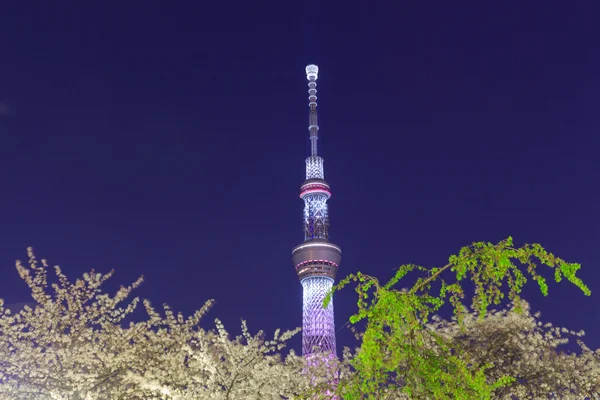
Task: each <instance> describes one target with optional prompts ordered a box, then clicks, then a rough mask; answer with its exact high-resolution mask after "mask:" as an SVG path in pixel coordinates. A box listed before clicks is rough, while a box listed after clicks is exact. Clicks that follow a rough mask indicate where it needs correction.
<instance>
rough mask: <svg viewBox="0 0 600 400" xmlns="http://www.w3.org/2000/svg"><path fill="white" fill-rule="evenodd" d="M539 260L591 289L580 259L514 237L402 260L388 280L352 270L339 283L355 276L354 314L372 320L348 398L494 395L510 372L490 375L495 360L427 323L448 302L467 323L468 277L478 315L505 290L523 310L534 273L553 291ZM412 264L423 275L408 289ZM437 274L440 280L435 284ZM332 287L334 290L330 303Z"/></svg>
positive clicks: (346, 386) (344, 388)
mask: <svg viewBox="0 0 600 400" xmlns="http://www.w3.org/2000/svg"><path fill="white" fill-rule="evenodd" d="M540 265H543V266H546V267H549V268H551V269H554V280H555V281H556V282H560V281H561V280H562V279H563V278H566V279H567V280H568V281H569V282H571V283H573V284H574V285H576V286H577V287H578V288H580V289H581V290H582V291H583V292H584V294H586V295H590V294H591V291H590V289H589V288H588V287H587V286H586V285H585V284H584V283H583V282H582V281H581V280H580V279H579V278H578V277H577V276H576V272H577V271H578V270H579V268H580V267H581V266H580V265H579V264H575V263H568V262H566V261H564V260H562V259H560V258H558V257H556V256H554V255H553V254H551V253H549V252H548V251H546V250H545V249H544V248H543V247H542V246H540V245H539V244H532V245H529V244H526V245H524V246H522V247H519V248H515V247H513V240H512V238H511V237H509V238H507V239H506V240H503V241H501V242H499V243H498V244H492V243H484V242H476V243H473V244H472V245H470V246H466V247H463V248H462V249H461V250H460V251H459V253H458V254H456V255H452V256H450V258H449V260H448V264H446V265H445V266H443V267H437V268H425V267H421V266H417V265H413V264H407V265H402V266H401V267H400V268H398V271H397V272H396V274H395V275H394V277H393V278H392V279H391V280H390V281H389V282H387V283H386V284H385V285H381V284H380V283H379V281H378V280H377V279H376V278H374V277H372V276H368V275H365V274H362V273H360V272H359V273H357V274H352V275H349V276H347V277H346V278H345V279H343V280H342V281H340V282H339V283H338V284H337V285H336V286H335V287H334V289H333V290H334V291H335V290H340V289H342V288H343V287H345V286H347V285H348V284H350V283H356V289H355V290H356V293H357V294H358V301H357V305H358V311H357V313H356V314H354V315H353V316H352V317H351V318H350V322H351V323H352V324H356V323H357V322H359V321H361V320H366V322H367V325H366V329H365V331H364V333H363V338H362V345H361V348H360V350H359V351H358V353H357V355H356V357H355V358H354V359H353V361H352V366H353V367H354V369H355V370H356V374H355V375H354V376H353V377H352V379H351V381H350V382H344V383H343V384H341V385H340V391H341V392H342V395H343V396H344V398H347V399H364V398H373V399H375V398H383V397H384V396H387V395H390V391H391V392H396V393H403V394H404V395H407V396H408V397H409V398H411V399H489V398H490V397H491V395H492V393H493V392H494V391H495V390H496V389H498V388H501V387H503V386H505V385H509V384H510V383H511V382H512V381H513V380H514V379H513V378H512V377H508V376H505V377H502V378H500V379H498V380H496V381H494V382H490V379H489V378H487V377H486V374H485V371H486V369H488V368H490V367H491V365H492V364H488V365H484V366H480V365H476V364H475V363H470V362H468V358H467V357H465V354H464V353H463V352H461V350H460V349H457V348H453V347H452V346H451V345H450V344H449V342H448V341H447V340H446V339H445V338H443V337H441V336H440V335H438V334H436V333H434V332H432V331H431V330H429V329H426V327H425V324H426V323H427V322H428V321H429V319H430V317H431V316H432V314H433V313H435V312H436V311H437V310H439V309H440V308H441V307H442V306H443V305H445V304H447V303H450V304H451V305H452V308H453V310H454V314H455V316H456V318H457V320H458V322H459V323H461V321H462V316H463V315H464V314H465V313H466V310H467V309H466V306H465V305H464V303H463V301H464V298H465V290H464V288H463V283H464V282H465V281H467V280H468V281H471V282H472V283H473V284H474V287H475V291H474V294H473V296H472V299H471V300H472V305H473V306H474V307H476V309H477V310H478V312H479V317H480V318H483V317H485V315H486V312H487V309H488V307H489V306H490V305H492V304H500V302H502V301H503V300H505V299H506V298H508V299H509V300H510V301H512V302H513V303H514V304H516V307H517V310H519V305H520V300H521V297H520V293H521V291H522V288H523V286H524V285H525V284H526V283H527V281H528V279H532V280H534V281H536V282H537V284H538V286H539V287H540V290H541V292H542V293H543V294H544V295H547V294H548V284H547V282H546V280H545V279H544V278H543V277H542V276H541V275H539V274H538V271H537V269H538V266H540ZM523 270H524V271H523ZM414 271H417V272H421V273H423V274H424V275H425V276H423V277H419V278H418V279H417V281H416V282H415V284H414V285H413V286H412V287H411V288H410V289H397V288H395V286H396V285H397V284H398V282H400V280H401V279H402V278H405V277H406V275H407V274H409V273H411V272H414ZM444 273H446V274H450V273H453V274H454V279H453V282H452V283H449V282H446V281H445V280H444V279H442V274H444ZM436 281H439V283H440V285H439V286H440V287H439V289H438V290H437V291H435V290H433V289H432V286H431V284H432V283H434V282H436ZM436 292H437V293H436ZM332 294H333V291H332V293H330V294H329V296H327V298H326V299H325V303H327V302H329V301H330V300H331V295H332ZM431 343H434V344H435V345H434V346H432V345H431ZM465 360H467V361H465Z"/></svg>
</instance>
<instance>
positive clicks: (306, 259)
mask: <svg viewBox="0 0 600 400" xmlns="http://www.w3.org/2000/svg"><path fill="white" fill-rule="evenodd" d="M318 73H319V68H318V67H317V66H316V65H309V66H307V67H306V79H308V101H309V103H308V106H309V109H310V110H309V117H308V130H309V132H310V133H309V139H310V155H309V156H308V158H307V159H306V180H305V181H304V183H303V184H302V186H301V188H300V198H301V199H302V200H304V242H303V243H302V244H299V245H298V246H296V247H294V249H293V250H292V260H293V263H294V266H295V267H296V273H297V274H298V277H299V278H300V283H301V284H302V290H303V305H302V353H303V354H304V355H305V356H308V355H310V354H312V353H315V352H328V353H331V354H333V355H335V354H336V348H335V324H334V320H333V302H330V303H329V305H328V306H327V308H323V299H324V298H325V295H326V294H327V292H328V291H329V290H330V289H331V287H332V286H333V282H334V279H335V275H336V272H337V269H338V266H339V265H340V262H341V260H342V250H341V249H340V248H339V247H338V246H336V245H335V244H333V243H330V242H329V232H328V229H329V215H328V211H327V200H328V199H329V198H330V197H331V191H330V190H329V185H328V184H327V182H325V176H324V174H323V158H321V157H319V155H318V152H317V141H318V140H319V125H318V122H317V77H318Z"/></svg>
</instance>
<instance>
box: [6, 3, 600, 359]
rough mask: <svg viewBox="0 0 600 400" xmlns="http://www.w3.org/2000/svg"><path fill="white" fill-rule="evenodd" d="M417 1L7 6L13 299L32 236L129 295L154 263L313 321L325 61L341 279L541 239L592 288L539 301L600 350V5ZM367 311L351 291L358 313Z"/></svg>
mask: <svg viewBox="0 0 600 400" xmlns="http://www.w3.org/2000/svg"><path fill="white" fill-rule="evenodd" d="M31 3H33V4H34V5H33V6H31ZM91 3H94V4H91ZM407 3H409V2H403V1H396V2H393V5H392V2H370V1H369V2H368V1H363V2H357V1H323V2H287V1H277V2H247V1H243V2H242V1H238V2H218V1H216V2H206V1H194V2H192V1H180V2H175V1H168V2H167V1H162V2H159V1H149V0H146V1H118V2H117V1H104V2H89V1H86V2H84V1H56V2H47V1H34V2H24V1H7V2H3V3H2V7H1V8H0V27H1V29H2V32H3V34H2V37H1V38H0V43H1V47H0V48H1V50H2V51H1V57H0V182H1V186H0V189H1V192H2V196H1V198H0V265H1V270H0V271H1V274H0V297H3V298H5V299H6V302H7V303H18V302H23V301H29V299H30V297H29V293H28V289H27V287H26V286H25V284H24V283H22V282H21V280H20V279H19V277H18V275H17V272H16V270H15V268H14V260H15V259H17V258H25V257H26V252H25V250H26V247H27V246H33V247H34V248H35V249H36V252H37V253H38V255H39V256H40V257H45V258H48V259H49V261H50V263H52V264H59V265H61V267H62V268H63V270H64V272H65V273H67V274H68V275H69V276H70V277H72V278H73V279H74V278H75V277H77V276H79V275H80V274H82V273H83V272H84V271H86V270H89V269H91V268H95V269H97V270H99V271H108V270H110V269H112V268H114V269H115V270H116V276H115V278H114V279H113V281H112V284H111V285H109V288H111V289H112V288H114V287H116V286H117V285H118V284H125V283H128V282H130V281H132V280H134V279H135V278H136V277H137V276H139V275H142V274H143V275H144V276H145V283H144V285H143V286H142V288H141V289H140V290H139V291H138V294H139V295H140V296H142V297H148V298H150V299H151V300H152V301H153V303H154V304H155V305H157V306H158V305H160V304H161V303H163V302H166V303H168V304H169V305H170V306H171V307H173V308H174V309H176V310H182V311H184V312H185V313H189V312H191V311H193V310H194V309H196V308H199V307H200V306H201V305H202V304H203V303H204V301H205V300H207V299H210V298H214V299H216V300H217V303H216V305H215V307H214V308H213V309H212V311H211V312H210V314H209V316H208V317H207V319H206V320H205V322H204V325H205V326H206V327H211V326H212V319H213V318H215V317H218V318H221V319H222V320H223V321H224V322H225V324H226V326H227V327H228V328H229V330H230V331H232V332H234V333H239V319H240V318H244V319H247V320H248V323H249V326H250V329H251V330H258V329H264V330H266V331H267V332H272V331H273V330H274V329H275V328H278V327H280V328H284V329H292V328H295V327H297V326H299V325H301V302H302V292H301V286H300V283H299V282H298V279H297V277H296V275H295V272H294V268H293V266H292V262H291V250H292V248H293V247H294V246H295V245H297V244H299V243H300V242H301V241H302V240H303V233H302V208H303V204H302V201H301V200H300V199H299V197H298V195H299V189H300V185H301V184H302V182H303V180H304V159H305V157H306V156H307V155H308V130H307V125H308V100H307V95H308V94H307V90H308V87H307V82H306V77H305V73H304V67H305V65H306V64H309V63H316V64H318V65H319V68H320V73H319V80H318V90H319V92H318V96H319V122H320V126H321V129H320V131H319V134H320V138H321V140H320V141H319V145H320V149H321V155H322V156H323V157H324V158H325V178H326V180H327V181H328V182H329V183H330V184H331V187H332V192H333V197H332V199H331V200H330V201H329V206H330V214H331V227H330V234H331V240H332V241H333V242H334V243H336V244H338V245H340V246H341V248H342V251H343V257H344V259H343V262H342V264H341V269H340V272H339V275H338V276H339V277H343V276H345V275H346V274H348V273H350V272H356V271H359V270H360V271H363V272H365V273H368V274H371V275H375V276H377V277H379V278H381V279H382V280H385V279H387V278H389V277H390V276H392V274H393V273H394V268H396V267H398V266H399V265H401V264H403V263H416V264H421V265H425V266H436V265H437V266H441V265H443V264H445V262H446V261H447V259H448V256H449V255H450V254H452V253H454V252H456V251H458V249H459V248H460V247H461V246H464V245H468V244H470V243H472V242H473V241H491V242H497V241H499V240H501V239H503V238H506V237H507V236H509V235H512V236H513V237H514V239H515V243H516V244H517V245H522V244H524V243H531V242H539V243H541V244H542V245H544V246H545V247H547V248H548V249H549V250H550V251H552V252H554V253H555V254H557V255H558V256H559V257H562V258H565V259H566V260H568V261H573V262H580V263H581V264H582V265H583V268H582V270H581V277H582V278H583V279H584V281H585V282H586V283H587V284H588V285H589V286H590V288H591V289H592V291H593V294H592V297H585V296H584V295H583V294H582V293H581V292H580V291H579V290H578V289H576V288H575V287H574V286H572V285H570V284H567V283H562V284H552V285H551V286H550V295H549V297H548V298H542V296H541V295H539V291H538V290H537V288H536V287H535V285H533V284H532V285H531V286H530V287H529V289H527V290H525V297H526V298H527V299H529V300H530V301H531V302H532V304H533V309H534V310H541V311H542V313H543V317H544V319H547V320H550V321H552V322H553V323H555V324H559V325H563V326H567V327H568V328H571V329H575V330H579V329H584V330H585V331H586V332H587V334H588V335H587V340H586V341H587V342H588V343H589V344H590V345H592V346H593V347H598V346H600V338H599V336H600V323H599V317H600V297H599V296H600V272H599V269H600V255H599V253H598V247H599V244H600V211H599V204H600V194H599V193H600V191H599V189H598V180H597V176H598V173H599V172H600V166H599V163H598V157H597V151H598V150H597V149H598V144H599V141H598V135H599V132H600V117H599V116H600V113H598V108H599V106H600V99H599V97H600V27H598V25H597V15H598V11H599V10H598V9H597V6H594V5H593V3H594V2H592V1H587V2H583V1H582V2H578V1H565V2H535V1H534V2H512V1H485V2H484V1H475V2H458V3H457V2H449V1H437V2H435V1H434V2H410V3H411V4H407ZM413 3H414V4H413ZM417 3H418V4H417ZM552 4H553V5H552ZM547 272H550V271H547ZM546 276H549V277H550V276H551V274H546ZM355 309H356V306H355V295H354V292H353V291H352V290H344V291H343V292H341V293H339V294H338V295H336V298H335V310H336V324H337V326H338V327H341V326H342V325H343V323H344V322H345V321H347V319H348V317H349V315H351V314H352V313H353V312H354V311H355ZM351 337H352V335H351V333H350V332H348V330H347V329H342V330H340V332H339V333H338V342H340V344H342V345H347V344H353V342H352V339H351ZM299 344H300V336H298V337H296V339H295V340H294V342H293V346H294V347H295V348H296V349H299V348H300V346H299Z"/></svg>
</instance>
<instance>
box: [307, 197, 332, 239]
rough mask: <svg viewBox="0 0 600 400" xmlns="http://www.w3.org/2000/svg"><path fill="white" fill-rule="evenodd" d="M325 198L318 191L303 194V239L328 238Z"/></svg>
mask: <svg viewBox="0 0 600 400" xmlns="http://www.w3.org/2000/svg"><path fill="white" fill-rule="evenodd" d="M327 198H328V197H327V196H326V195H323V194H319V193H316V194H307V195H305V196H304V240H309V239H315V238H317V239H325V240H327V239H329V232H327V228H328V225H329V216H328V212H327Z"/></svg>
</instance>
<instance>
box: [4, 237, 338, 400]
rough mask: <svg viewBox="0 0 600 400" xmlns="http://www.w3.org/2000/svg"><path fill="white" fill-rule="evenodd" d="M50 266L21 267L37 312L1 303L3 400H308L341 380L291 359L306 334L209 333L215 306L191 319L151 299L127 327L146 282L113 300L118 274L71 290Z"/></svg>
mask: <svg viewBox="0 0 600 400" xmlns="http://www.w3.org/2000/svg"><path fill="white" fill-rule="evenodd" d="M48 269H49V268H48V264H47V262H46V261H45V260H41V262H39V261H38V260H37V259H36V258H35V256H34V254H33V252H32V250H31V249H29V263H28V265H25V264H24V263H22V262H17V270H18V272H19V274H20V276H21V278H22V279H23V280H24V281H25V283H26V284H27V285H28V286H29V288H30V289H31V294H32V297H33V300H34V301H35V306H33V307H30V306H25V307H24V309H23V310H21V311H19V312H18V313H15V314H12V313H10V311H9V310H7V309H5V308H4V303H3V301H1V300H0V399H11V400H17V399H35V400H41V399H44V400H45V399H56V400H59V399H60V400H66V399H69V400H71V399H73V400H96V399H178V400H187V399H241V398H243V399H281V398H308V397H311V396H313V395H318V394H319V393H322V392H323V391H324V388H326V387H327V385H328V382H331V379H332V378H331V373H329V377H328V376H327V374H328V372H327V371H320V370H314V369H318V368H319V367H318V366H309V365H307V363H306V361H305V360H304V358H303V357H300V356H296V355H295V354H294V353H293V352H289V353H288V354H287V355H286V356H285V357H283V356H282V355H281V350H282V349H283V348H284V347H285V343H286V341H287V340H288V339H289V338H290V337H292V336H293V335H294V334H296V333H297V332H298V330H294V331H289V332H284V333H281V334H280V333H279V332H276V333H275V335H274V337H273V338H272V339H271V340H266V339H265V335H264V334H263V333H262V332H258V333H257V334H254V335H253V334H251V333H250V332H249V330H248V328H247V326H246V323H245V322H242V333H241V335H240V336H238V337H236V338H233V339H232V338H231V337H230V335H229V334H228V333H227V331H226V330H225V328H224V327H223V325H222V324H221V322H220V321H219V320H216V328H215V329H213V330H209V331H206V330H204V329H202V328H201V327H200V326H199V323H200V320H201V319H202V317H204V316H205V315H206V313H207V311H208V309H209V308H210V305H211V304H212V302H211V301H208V302H207V303H206V304H205V305H204V306H203V307H201V308H200V309H199V310H197V311H196V312H195V313H193V314H192V315H191V316H189V317H187V318H184V316H183V315H182V314H180V313H175V312H173V311H172V310H171V309H170V308H169V307H168V306H164V309H163V311H162V312H160V313H159V312H158V311H156V310H155V309H154V308H153V307H152V306H151V304H150V302H149V301H147V300H145V301H143V302H142V303H143V305H144V307H145V310H146V313H147V318H145V319H142V320H141V321H129V322H127V320H129V319H131V316H132V315H131V314H132V313H133V311H134V310H135V308H136V306H137V305H138V303H139V302H140V300H139V299H138V298H137V297H134V298H132V297H131V293H132V291H133V290H135V289H136V288H137V287H138V286H139V285H140V284H141V283H142V279H141V278H140V279H138V280H137V281H135V282H133V283H132V284H131V285H129V286H123V287H121V288H120V289H119V290H117V292H116V293H115V294H114V295H109V294H107V293H104V292H103V291H102V285H103V284H104V283H105V282H106V281H107V280H108V279H109V278H111V276H112V274H113V272H109V273H108V274H99V273H96V272H95V271H91V272H90V273H86V274H84V276H83V278H82V279H77V280H76V281H75V282H74V283H71V282H69V280H68V279H67V277H66V276H65V275H64V274H63V272H62V271H61V269H60V268H59V267H58V266H57V267H54V271H55V275H56V282H50V281H49V278H48ZM311 369H312V370H311ZM314 377H317V379H316V380H315V378H314Z"/></svg>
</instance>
